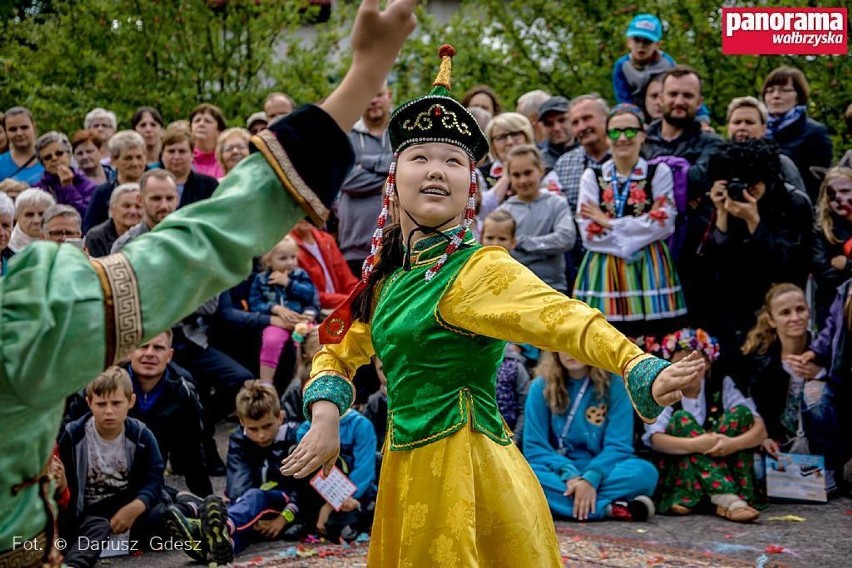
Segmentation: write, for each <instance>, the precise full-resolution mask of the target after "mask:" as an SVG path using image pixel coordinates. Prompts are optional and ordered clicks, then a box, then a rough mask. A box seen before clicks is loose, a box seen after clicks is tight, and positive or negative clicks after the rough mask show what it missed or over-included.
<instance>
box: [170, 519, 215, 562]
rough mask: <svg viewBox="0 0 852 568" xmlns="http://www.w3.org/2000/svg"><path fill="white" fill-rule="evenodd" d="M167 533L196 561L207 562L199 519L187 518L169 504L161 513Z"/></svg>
mask: <svg viewBox="0 0 852 568" xmlns="http://www.w3.org/2000/svg"><path fill="white" fill-rule="evenodd" d="M163 520H164V522H165V524H166V528H167V529H168V531H169V535H171V536H172V538H174V539H175V540H177V541H178V542H181V543H185V544H186V547H185V548H184V549H183V551H184V552H185V553H186V555H187V556H189V557H190V558H192V559H193V560H195V561H196V562H207V543H206V542H205V541H204V537H203V535H202V532H201V521H200V520H198V519H188V518H186V516H185V515H184V514H183V513H182V512H181V510H180V509H179V508H178V507H175V506H174V505H170V506H169V508H168V509H166V512H165V514H164V515H163Z"/></svg>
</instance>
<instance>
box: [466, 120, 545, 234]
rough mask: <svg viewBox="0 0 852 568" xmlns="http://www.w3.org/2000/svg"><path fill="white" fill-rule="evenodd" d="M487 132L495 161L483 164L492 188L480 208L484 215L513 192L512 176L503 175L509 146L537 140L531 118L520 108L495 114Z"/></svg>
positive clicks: (486, 178) (531, 142)
mask: <svg viewBox="0 0 852 568" xmlns="http://www.w3.org/2000/svg"><path fill="white" fill-rule="evenodd" d="M485 136H486V137H487V138H488V142H489V144H490V145H491V154H492V157H493V158H494V161H492V162H491V163H490V164H487V165H485V166H483V167H482V168H480V171H481V172H482V174H483V175H484V176H485V182H486V183H487V184H488V187H489V188H490V189H488V191H484V192H483V194H482V205H481V207H480V210H479V215H480V217H482V218H485V217H486V216H487V215H488V214H489V213H491V212H492V211H494V210H495V209H497V207H499V206H500V204H501V203H503V201H504V200H505V199H506V197H507V196H508V194H509V176H504V175H503V162H504V161H505V159H506V156H507V155H508V153H509V150H511V149H512V148H513V147H515V146H520V145H522V144H535V133H534V132H533V127H532V124H531V123H530V119H528V118H527V117H526V116H524V115H522V114H520V113H518V112H504V113H502V114H498V115H497V116H495V117H494V118H492V119H491V122H489V123H488V126H486V127H485Z"/></svg>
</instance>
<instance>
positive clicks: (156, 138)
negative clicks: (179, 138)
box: [130, 106, 163, 168]
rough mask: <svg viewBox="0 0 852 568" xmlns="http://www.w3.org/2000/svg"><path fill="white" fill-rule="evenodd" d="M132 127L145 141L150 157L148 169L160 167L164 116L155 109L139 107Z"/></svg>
mask: <svg viewBox="0 0 852 568" xmlns="http://www.w3.org/2000/svg"><path fill="white" fill-rule="evenodd" d="M130 126H131V127H132V128H133V130H135V131H136V132H138V133H139V134H141V135H142V138H144V139H145V153H146V155H147V156H148V167H152V168H154V167H159V165H160V152H161V151H162V148H163V146H162V143H161V141H160V137H161V136H162V134H163V116H162V115H161V114H160V111H158V110H157V109H155V108H153V107H147V106H143V107H139V108H138V109H136V112H135V113H133V118H132V119H131V120H130Z"/></svg>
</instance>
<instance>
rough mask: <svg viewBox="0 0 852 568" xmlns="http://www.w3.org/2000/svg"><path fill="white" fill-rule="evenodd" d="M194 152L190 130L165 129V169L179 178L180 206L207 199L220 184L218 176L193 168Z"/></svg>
mask: <svg viewBox="0 0 852 568" xmlns="http://www.w3.org/2000/svg"><path fill="white" fill-rule="evenodd" d="M192 153H193V146H192V135H191V134H190V133H189V131H188V130H186V129H184V128H179V127H178V128H166V129H165V130H164V131H163V169H166V170H168V171H170V172H171V173H172V174H173V175H174V176H175V179H176V180H177V186H178V194H179V195H180V203H178V208H181V207H185V206H187V205H189V204H190V203H195V202H196V201H201V200H202V199H207V198H208V197H210V196H211V195H213V192H214V191H215V190H216V188H217V187H218V186H219V182H218V181H216V178H214V177H212V176H207V175H204V174H200V173H198V172H197V171H195V170H193V169H192Z"/></svg>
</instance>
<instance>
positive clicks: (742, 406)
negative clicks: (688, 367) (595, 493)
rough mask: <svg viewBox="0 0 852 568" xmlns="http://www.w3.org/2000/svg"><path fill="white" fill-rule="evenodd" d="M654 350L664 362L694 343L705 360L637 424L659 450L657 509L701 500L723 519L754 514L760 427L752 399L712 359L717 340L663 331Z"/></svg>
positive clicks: (743, 519) (741, 519) (676, 510)
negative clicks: (695, 377) (669, 399)
mask: <svg viewBox="0 0 852 568" xmlns="http://www.w3.org/2000/svg"><path fill="white" fill-rule="evenodd" d="M661 350H662V354H663V357H665V358H666V359H669V360H670V361H672V362H677V361H679V360H680V359H682V358H683V357H685V356H686V354H687V353H690V352H693V351H696V350H697V351H700V352H701V353H702V354H703V355H704V357H705V358H706V360H707V363H708V365H707V373H706V376H705V378H704V380H702V381H700V382H699V383H698V384H696V385H693V386H690V387H689V388H687V389H684V390H683V400H681V401H680V402H678V403H676V404H674V405H672V406H671V407H669V408H666V409H665V410H663V412H662V414H660V416H659V418H657V421H656V422H654V423H653V424H648V425H646V426H645V435H644V436H643V438H642V439H643V441H644V442H645V444H647V445H648V446H650V447H651V448H653V449H654V450H655V451H656V452H658V453H659V454H660V459H659V461H658V466H659V468H660V484H659V488H658V496H659V499H660V502H659V506H658V510H659V511H660V512H661V513H673V514H676V515H688V514H690V513H691V512H692V511H693V509H694V508H695V507H696V506H698V505H699V504H700V503H702V501H704V500H705V499H709V501H710V503H711V504H712V505H713V506H714V507H715V512H716V515H718V516H720V517H722V518H724V519H728V520H730V521H734V522H737V523H747V522H751V521H754V520H756V519H757V518H758V516H759V515H760V513H758V512H757V511H756V510H755V509H754V508H753V507H752V505H753V504H754V502H755V492H754V474H753V466H754V454H753V451H754V448H756V447H758V446H759V445H760V444H761V442H763V440H764V439H766V428H765V426H764V424H763V419H762V418H761V417H760V415H759V414H758V413H757V410H756V409H755V406H754V402H753V401H752V400H751V399H750V398H747V397H746V396H744V395H743V393H742V392H740V390H739V389H738V388H737V387H736V384H735V383H734V381H733V379H732V378H731V377H728V376H726V375H724V374H723V373H720V372H719V370H718V367H717V368H714V367H713V366H712V363H713V362H714V361H716V360H717V359H718V358H719V342H718V341H717V340H716V338H714V337H712V336H710V335H708V334H707V332H705V331H704V330H702V329H690V328H686V329H681V330H680V331H678V332H676V333H673V334H671V335H667V336H666V337H664V338H663V340H662V342H661Z"/></svg>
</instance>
